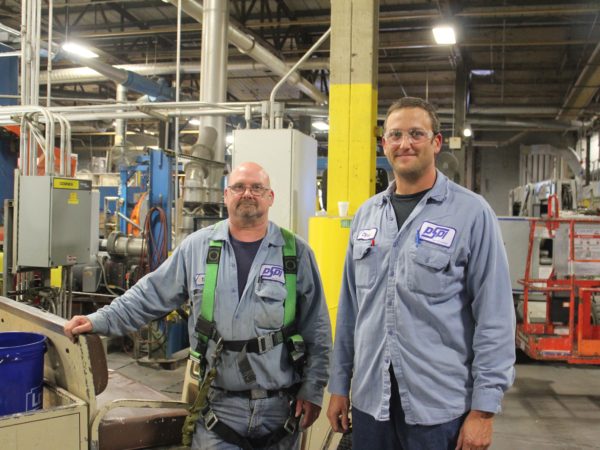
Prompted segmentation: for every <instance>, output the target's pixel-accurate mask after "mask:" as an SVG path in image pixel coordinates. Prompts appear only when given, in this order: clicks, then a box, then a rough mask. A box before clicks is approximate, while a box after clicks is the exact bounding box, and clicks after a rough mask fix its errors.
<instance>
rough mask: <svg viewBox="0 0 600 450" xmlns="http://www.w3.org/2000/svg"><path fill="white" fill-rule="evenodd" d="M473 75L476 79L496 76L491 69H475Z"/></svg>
mask: <svg viewBox="0 0 600 450" xmlns="http://www.w3.org/2000/svg"><path fill="white" fill-rule="evenodd" d="M471 74H472V75H475V76H476V77H489V76H492V75H494V71H493V70H491V69H473V70H471Z"/></svg>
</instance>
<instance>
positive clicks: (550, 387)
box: [108, 353, 600, 450]
mask: <svg viewBox="0 0 600 450" xmlns="http://www.w3.org/2000/svg"><path fill="white" fill-rule="evenodd" d="M108 362H109V368H111V369H114V370H118V371H119V372H121V373H122V374H124V375H126V376H129V377H131V378H133V379H136V380H138V381H141V382H143V383H145V384H147V385H149V386H152V387H154V388H155V389H157V390H159V391H161V392H163V393H165V394H166V395H168V396H170V397H172V398H174V399H179V396H180V393H181V390H182V386H183V375H184V370H185V365H182V366H180V367H178V368H177V369H175V370H163V369H160V368H156V367H145V366H141V365H138V364H137V363H135V362H134V361H133V360H132V359H131V358H130V357H129V356H127V355H125V354H123V353H110V354H109V356H108ZM516 369H517V378H516V380H515V384H514V385H513V387H512V388H511V389H510V391H509V392H507V394H506V396H505V400H504V407H503V409H504V410H503V412H502V413H501V414H500V415H498V416H497V418H496V420H495V424H494V438H493V444H492V446H491V450H558V449H560V450H575V449H600V367H593V366H570V365H566V364H558V363H540V362H525V363H519V364H517V367H516ZM322 419H324V414H322Z"/></svg>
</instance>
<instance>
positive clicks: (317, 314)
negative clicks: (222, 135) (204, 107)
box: [65, 163, 331, 450]
mask: <svg viewBox="0 0 600 450" xmlns="http://www.w3.org/2000/svg"><path fill="white" fill-rule="evenodd" d="M229 183H230V185H229V186H228V187H227V188H226V189H225V204H226V206H227V211H228V213H229V219H228V220H226V221H224V222H221V223H220V224H217V225H214V226H210V227H207V228H204V229H202V230H199V231H197V232H195V233H193V234H191V235H190V236H188V237H187V238H186V239H185V240H184V241H183V242H182V243H181V244H180V245H179V246H178V247H177V248H176V249H175V251H174V252H173V255H172V256H171V257H169V258H168V259H167V260H166V261H165V262H164V263H163V264H162V265H161V266H160V267H159V268H158V269H157V270H156V271H154V272H152V273H150V274H148V275H146V276H145V277H144V278H142V279H141V280H140V281H139V282H138V283H137V284H136V285H135V286H134V287H133V288H131V289H130V290H128V291H127V292H126V293H125V294H124V295H122V296H121V297H119V298H118V299H115V300H113V302H112V303H111V304H110V305H108V306H106V307H104V308H102V309H100V310H99V311H97V312H96V313H93V314H91V315H89V316H75V317H73V318H72V319H71V320H70V321H69V322H68V323H67V324H66V325H65V333H66V334H67V336H69V337H71V338H72V337H73V335H76V334H80V333H87V332H96V333H101V334H106V335H121V334H124V333H126V332H129V331H134V330H137V329H138V328H139V327H140V326H142V325H143V324H145V323H147V322H149V321H151V320H153V319H156V318H159V317H162V316H164V315H165V314H166V313H168V312H170V311H173V310H174V309H176V308H177V307H179V306H180V305H181V304H182V303H184V302H185V301H186V300H187V299H188V298H189V299H190V300H191V303H192V314H191V315H190V319H189V330H190V341H191V346H192V349H194V348H196V344H197V341H198V340H197V336H196V334H195V326H196V324H197V320H198V316H199V315H200V307H201V304H202V302H203V299H204V298H205V297H203V292H204V288H205V282H206V279H207V277H208V271H207V268H206V266H207V265H208V264H207V253H208V250H209V247H211V246H212V245H213V244H212V243H214V242H220V243H221V245H222V247H221V251H220V260H219V261H218V273H217V275H216V287H215V289H214V297H213V298H214V323H215V328H216V330H217V332H218V334H219V335H220V337H221V338H222V339H223V347H224V349H225V350H224V351H223V353H222V354H221V361H220V363H219V364H218V365H217V376H216V378H215V380H214V382H213V384H212V388H211V390H210V392H209V400H210V402H209V406H210V414H208V412H203V413H202V417H201V418H200V419H199V420H198V422H197V424H196V431H195V433H194V438H193V443H192V448H194V449H203V450H208V449H211V450H234V449H238V448H241V447H242V446H245V445H246V444H248V445H251V446H253V447H255V448H258V447H260V448H268V449H280V450H288V449H292V448H296V447H297V445H298V443H299V430H298V429H297V428H296V429H294V427H293V426H292V427H290V426H288V424H289V422H288V419H289V418H290V417H292V416H295V417H300V416H302V418H301V420H300V426H301V427H302V428H307V427H309V426H310V425H311V424H312V423H313V422H314V421H315V420H316V418H317V417H318V415H319V412H320V410H321V407H320V405H321V402H322V396H323V389H324V386H325V384H326V382H327V372H328V362H329V354H330V349H331V326H330V322H329V315H328V312H327V307H326V304H325V299H324V295H323V288H322V285H321V279H320V275H319V272H318V269H317V265H316V262H315V259H314V255H313V253H312V251H311V250H310V248H309V247H308V245H307V244H306V242H304V241H303V240H302V239H300V238H299V237H297V236H296V237H295V242H296V270H297V275H296V317H295V321H294V322H295V326H294V331H295V332H297V333H298V334H299V335H300V336H302V338H303V340H304V343H305V347H306V355H307V357H306V362H305V363H304V365H303V367H302V371H301V372H300V371H298V370H295V368H294V367H293V365H292V362H291V361H290V358H289V353H288V349H287V347H286V344H285V342H283V343H282V342H280V339H278V338H277V339H276V337H277V336H279V334H281V333H280V331H281V330H283V329H284V304H285V303H286V296H287V289H286V286H287V284H286V283H287V281H286V279H285V277H284V275H283V272H284V271H283V267H284V264H283V254H282V249H283V247H284V244H286V241H285V240H284V237H283V236H282V232H281V229H280V228H279V227H278V226H277V225H275V224H274V223H272V222H270V221H269V220H268V210H269V208H270V207H271V206H272V205H273V201H274V193H273V191H272V190H271V188H270V181H269V176H268V175H267V173H266V172H265V171H264V169H263V168H262V167H260V166H259V165H257V164H255V163H244V164H241V165H240V166H238V167H237V168H236V169H235V170H234V171H233V172H232V173H231V175H230V177H229ZM211 242H212V243H211ZM211 248H213V247H211ZM207 290H209V288H208V287H207ZM283 334H284V335H285V333H283ZM284 337H285V336H284ZM257 338H260V339H257ZM265 338H269V342H271V344H270V345H268V346H266V347H265V348H261V345H253V344H257V343H258V344H260V342H258V341H259V340H260V341H261V342H266V341H267V339H265ZM240 343H242V344H244V345H243V346H240V345H238V344H240ZM234 344H235V345H234ZM253 347H257V348H256V349H255V350H252V348H253ZM262 347H264V346H262ZM215 348H216V343H215V342H214V339H211V340H209V341H208V350H207V351H206V356H207V359H208V360H209V362H210V356H211V355H212V354H213V353H214V351H215ZM207 370H208V368H207ZM294 401H295V405H294ZM290 405H293V407H292V409H291V407H290ZM215 417H216V419H218V422H220V423H221V424H224V425H226V426H227V427H228V428H229V429H230V430H231V431H229V430H227V429H225V431H227V432H226V433H225V432H223V427H222V426H221V425H219V426H214V428H213V427H212V425H214V424H215V423H216V422H215ZM207 422H209V425H208V426H207ZM284 425H286V426H285V427H284ZM282 428H283V429H284V430H285V431H286V432H285V433H282V432H281V430H282ZM275 434H277V437H278V439H277V441H276V442H273V439H271V437H272V436H273V435H275ZM281 435H282V436H281ZM242 444H243V445H242Z"/></svg>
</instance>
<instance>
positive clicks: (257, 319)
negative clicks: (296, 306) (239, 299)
mask: <svg viewBox="0 0 600 450" xmlns="http://www.w3.org/2000/svg"><path fill="white" fill-rule="evenodd" d="M254 293H255V294H256V296H257V302H256V314H255V315H254V323H255V324H256V326H257V327H258V328H262V329H265V330H277V329H279V328H281V327H282V326H283V305H284V302H285V298H286V297H287V290H286V288H285V285H283V284H280V283H277V282H275V281H258V282H257V283H256V286H255V288H254Z"/></svg>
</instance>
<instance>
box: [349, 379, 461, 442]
mask: <svg viewBox="0 0 600 450" xmlns="http://www.w3.org/2000/svg"><path fill="white" fill-rule="evenodd" d="M390 375H391V380H392V397H391V399H390V420H387V421H383V422H382V421H377V420H375V418H374V417H373V416H371V415H369V414H366V413H364V412H362V411H359V410H357V409H356V408H352V449H353V450H373V449H377V450H454V449H455V448H456V442H457V441H458V434H459V432H460V427H461V426H462V424H463V422H464V420H465V417H466V414H464V415H462V416H461V417H458V418H456V419H454V420H451V421H450V422H446V423H442V424H439V425H409V424H407V423H406V422H405V420H404V411H403V410H402V404H401V403H400V394H399V393H398V384H397V383H396V378H395V377H394V374H393V372H392V373H391V374H390Z"/></svg>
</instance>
